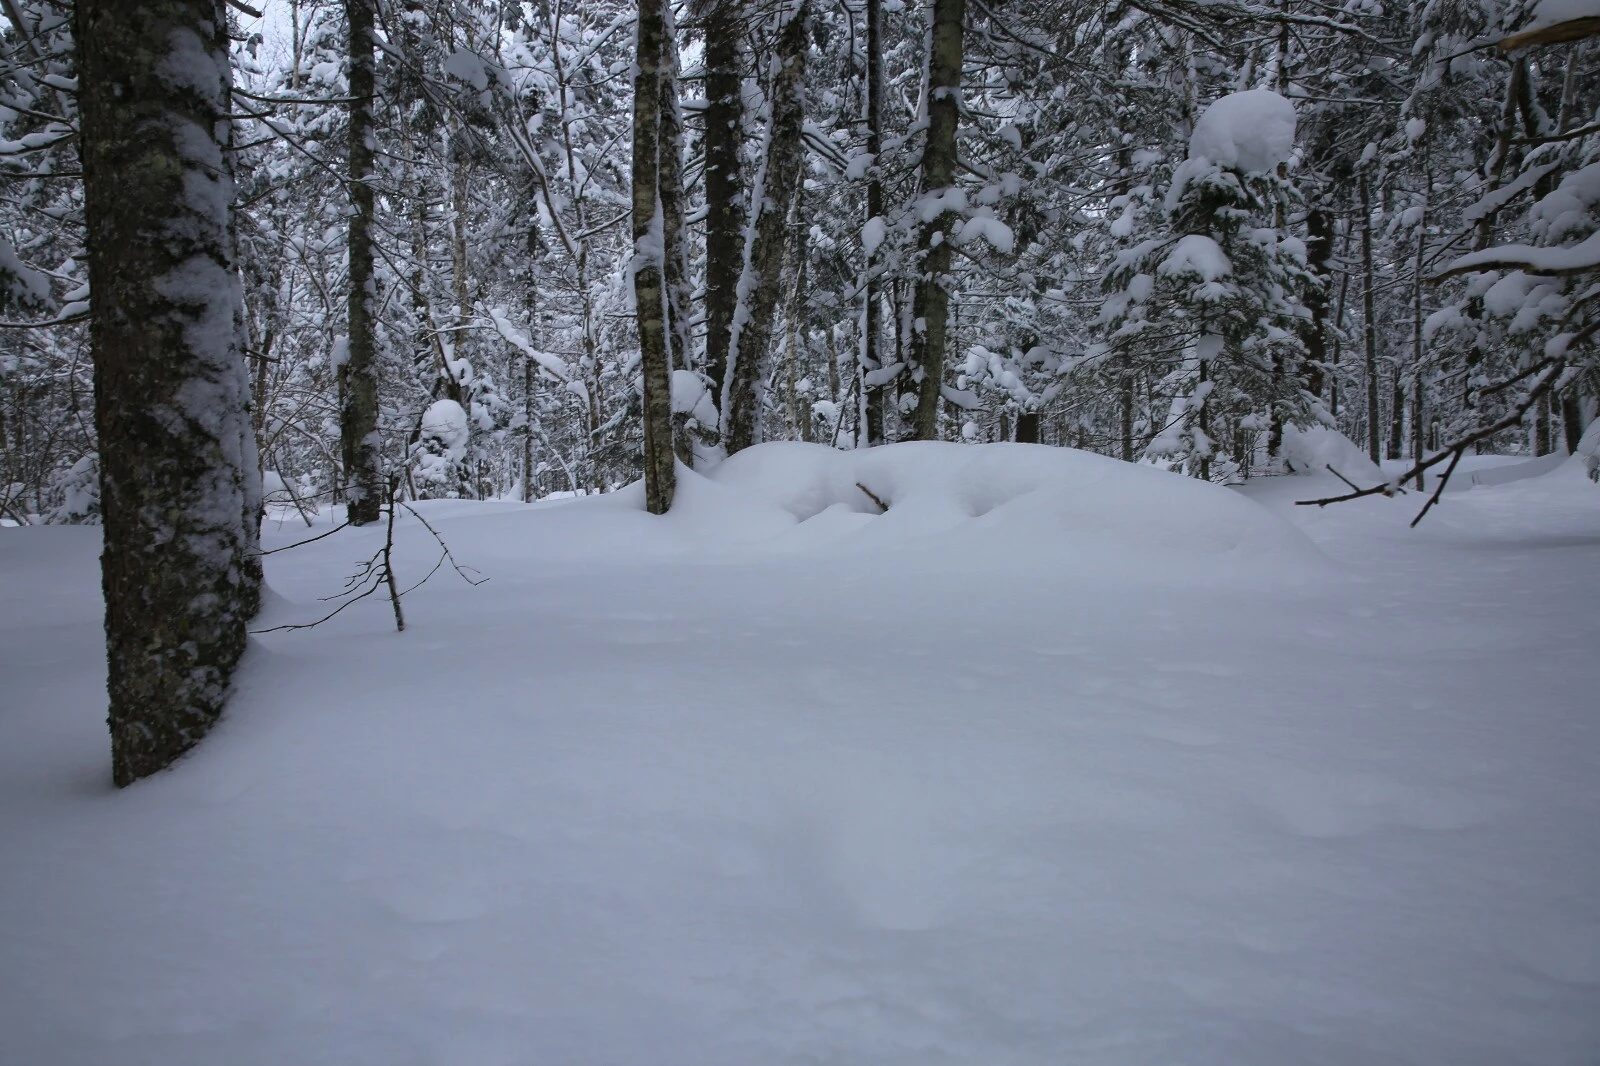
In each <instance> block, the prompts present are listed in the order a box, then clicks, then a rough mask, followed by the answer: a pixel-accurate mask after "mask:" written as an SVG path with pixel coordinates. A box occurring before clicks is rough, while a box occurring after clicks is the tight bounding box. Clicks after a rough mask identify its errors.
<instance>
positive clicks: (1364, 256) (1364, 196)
mask: <svg viewBox="0 0 1600 1066" xmlns="http://www.w3.org/2000/svg"><path fill="white" fill-rule="evenodd" d="M1361 269H1362V274H1363V277H1362V284H1361V314H1362V316H1363V317H1364V318H1365V322H1364V323H1363V336H1364V338H1365V340H1366V370H1367V457H1368V458H1369V459H1371V460H1372V461H1373V462H1374V463H1376V462H1377V461H1378V459H1379V455H1378V448H1379V444H1380V440H1379V433H1378V324H1377V323H1376V322H1375V321H1373V311H1372V305H1373V292H1372V286H1373V277H1372V189H1371V187H1370V186H1369V185H1368V183H1367V176H1366V174H1362V175H1361Z"/></svg>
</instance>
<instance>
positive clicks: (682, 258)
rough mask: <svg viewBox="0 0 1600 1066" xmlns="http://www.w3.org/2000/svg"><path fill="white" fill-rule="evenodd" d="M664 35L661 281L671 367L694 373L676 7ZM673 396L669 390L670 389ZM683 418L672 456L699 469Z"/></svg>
mask: <svg viewBox="0 0 1600 1066" xmlns="http://www.w3.org/2000/svg"><path fill="white" fill-rule="evenodd" d="M663 13H664V16H665V25H664V26H663V27H662V33H661V47H662V52H661V102H660V107H661V141H660V146H659V163H658V167H657V169H658V173H659V175H660V176H659V178H658V179H657V180H658V181H659V183H660V184H659V189H658V191H659V194H660V197H661V239H662V242H663V243H662V253H663V261H662V280H663V283H664V284H665V286H666V300H667V344H668V365H669V366H670V367H671V368H672V369H673V370H689V369H691V367H690V362H691V354H690V350H689V314H690V311H689V306H690V301H691V298H692V290H691V286H690V284H689V256H688V249H687V247H686V245H685V242H684V210H683V205H684V192H683V107H682V105H681V104H680V103H679V101H678V88H677V87H678V29H677V26H676V25H674V23H673V19H672V5H671V4H668V5H666V6H665V7H664V8H663ZM669 393H670V389H669ZM685 421H687V416H685V417H684V418H678V417H676V416H675V417H674V418H673V429H672V440H673V453H674V454H675V455H676V456H677V457H678V461H679V462H681V463H683V464H684V465H685V466H693V465H694V442H693V441H692V440H691V439H690V437H689V432H688V430H687V429H685V428H684V422H685Z"/></svg>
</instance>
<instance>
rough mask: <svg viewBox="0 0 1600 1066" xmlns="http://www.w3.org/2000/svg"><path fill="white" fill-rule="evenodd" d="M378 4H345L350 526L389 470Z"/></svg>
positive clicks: (374, 513) (342, 420) (365, 516)
mask: <svg viewBox="0 0 1600 1066" xmlns="http://www.w3.org/2000/svg"><path fill="white" fill-rule="evenodd" d="M373 4H374V0H345V19H346V22H347V23H348V26H349V31H350V104H349V107H350V148H349V162H350V176H349V183H350V184H349V188H350V228H349V234H348V238H349V253H350V308H349V349H348V354H347V357H346V360H345V363H344V365H343V366H342V367H340V369H339V376H340V381H341V383H342V384H343V386H344V387H343V390H342V393H343V395H342V402H341V404H340V409H339V430H340V433H339V443H340V450H341V457H342V459H343V461H344V480H345V495H346V499H347V500H348V501H349V514H350V523H351V524H352V525H358V526H359V525H366V524H367V523H369V522H376V521H377V520H378V509H379V507H380V505H381V504H382V502H383V470H382V466H381V457H380V454H379V445H380V441H379V438H378V365H377V350H376V349H377V344H376V337H375V330H374V322H373V306H372V305H373V301H375V300H376V298H377V287H376V286H377V282H376V280H375V279H374V277H373V273H372V214H373V208H374V197H373V189H372V184H371V174H372V168H373V156H374V149H375V147H376V145H375V143H374V138H375V133H374V130H373V107H372V101H373V94H374V91H375V90H374V86H373V59H372V53H373V49H374V48H375V46H376V44H377V41H376V38H375V34H374V22H375V18H374V14H375V13H374V10H373Z"/></svg>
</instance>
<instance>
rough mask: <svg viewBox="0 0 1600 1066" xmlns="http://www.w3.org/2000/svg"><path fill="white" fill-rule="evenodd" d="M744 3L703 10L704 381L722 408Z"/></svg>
mask: <svg viewBox="0 0 1600 1066" xmlns="http://www.w3.org/2000/svg"><path fill="white" fill-rule="evenodd" d="M743 17H744V3H743V0H713V2H712V3H709V4H707V5H706V7H705V12H704V18H705V34H706V45H705V48H706V58H705V64H706V113H705V114H706V130H705V160H706V179H705V180H706V296H705V314H706V364H705V369H706V377H707V378H708V379H710V387H711V395H712V397H713V398H714V402H715V403H716V404H717V405H718V406H719V407H720V406H721V404H722V394H723V390H724V389H725V388H726V386H727V372H728V344H729V340H730V338H731V336H732V329H733V312H734V308H735V307H737V306H738V303H739V295H738V293H739V275H740V273H741V272H742V270H743V268H744V220H745V203H744V185H743V182H742V181H741V180H740V179H741V175H740V169H739V147H740V144H741V143H742V141H743V139H744V49H743V48H742V47H741V45H740V37H739V35H740V29H741V26H742V23H743Z"/></svg>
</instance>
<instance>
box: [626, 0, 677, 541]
mask: <svg viewBox="0 0 1600 1066" xmlns="http://www.w3.org/2000/svg"><path fill="white" fill-rule="evenodd" d="M666 3H667V0H639V29H638V55H639V58H638V64H637V68H638V75H637V77H636V78H635V80H634V94H633V296H634V301H635V303H636V305H637V313H638V320H639V362H640V366H641V367H642V369H643V373H644V495H645V508H646V509H647V510H648V511H649V512H650V513H651V514H666V513H667V509H668V508H670V507H671V506H672V495H673V490H674V489H675V488H676V484H677V469H676V467H674V465H673V454H672V396H671V389H672V368H671V358H672V355H671V349H670V344H671V342H670V340H669V339H668V337H667V301H666V292H665V285H666V279H665V267H666V263H665V260H666V253H665V248H664V236H665V234H664V230H663V224H662V212H661V194H660V189H659V182H660V177H661V173H660V166H661V108H662V99H661V96H662V88H663V84H662V82H663V79H662V72H663V63H662V59H663V56H664V54H665V37H666V29H667V25H668V21H667V15H666V12H665V10H664V9H665V6H666ZM668 81H669V82H670V79H668ZM666 88H667V89H668V91H671V92H676V91H677V90H676V87H675V86H674V85H671V84H668V85H667V86H666Z"/></svg>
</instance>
